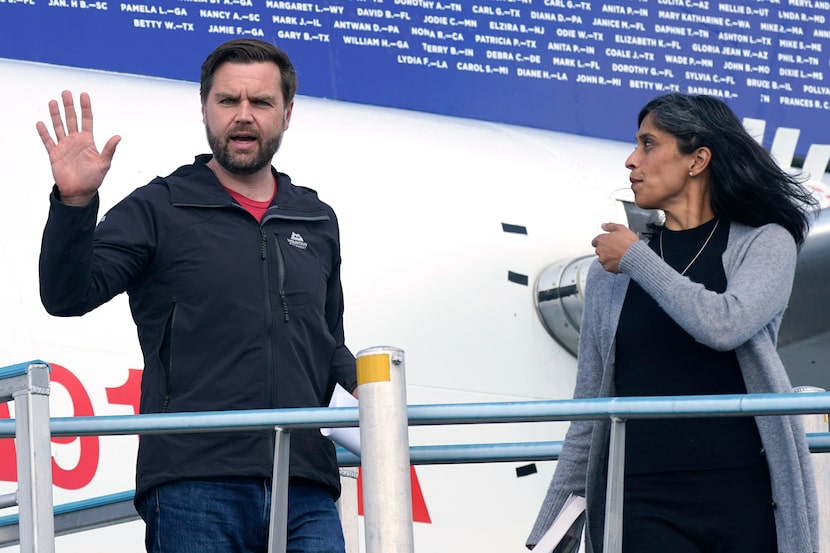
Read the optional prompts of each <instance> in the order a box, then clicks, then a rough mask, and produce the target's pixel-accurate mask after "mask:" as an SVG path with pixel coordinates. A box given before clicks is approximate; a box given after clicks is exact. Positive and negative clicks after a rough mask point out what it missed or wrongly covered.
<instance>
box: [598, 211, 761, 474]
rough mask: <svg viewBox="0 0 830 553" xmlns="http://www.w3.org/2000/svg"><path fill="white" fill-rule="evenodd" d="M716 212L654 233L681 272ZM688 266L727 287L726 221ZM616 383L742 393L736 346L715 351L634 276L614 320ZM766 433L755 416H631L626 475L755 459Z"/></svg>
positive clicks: (643, 388) (630, 388) (653, 391)
mask: <svg viewBox="0 0 830 553" xmlns="http://www.w3.org/2000/svg"><path fill="white" fill-rule="evenodd" d="M716 222H717V219H713V220H712V221H709V222H708V223H705V224H703V225H701V226H699V227H697V228H693V229H688V230H682V231H672V230H669V229H666V228H663V229H661V230H658V231H657V232H655V233H654V235H653V237H652V238H651V239H650V241H649V246H650V247H651V249H652V250H654V251H655V252H656V253H657V254H658V255H660V254H661V252H660V233H661V232H662V233H663V240H662V241H663V248H662V249H663V255H664V256H665V261H666V262H667V263H668V264H669V265H671V266H672V267H674V268H675V269H676V270H677V271H678V272H681V271H683V270H684V269H685V268H686V266H687V265H688V264H689V262H690V261H691V260H692V259H693V258H694V257H695V255H696V254H697V253H698V252H699V251H700V248H701V246H703V244H704V242H706V239H707V237H709V235H710V233H712V230H713V228H714V227H715V224H716ZM714 230H715V232H714V234H712V237H711V239H710V240H709V242H708V244H707V245H706V247H705V248H703V250H702V251H700V255H699V256H698V257H697V259H696V260H695V261H694V263H692V265H691V267H689V269H688V271H687V272H686V276H688V277H689V278H690V279H691V280H693V281H694V282H698V283H700V284H703V285H704V286H705V287H706V288H707V289H708V290H712V291H714V292H723V291H725V290H726V274H725V273H724V270H723V262H722V259H721V256H722V254H723V252H724V250H725V249H726V242H727V240H728V237H729V223H728V221H725V220H724V221H721V222H720V223H718V226H717V228H716V229H714ZM615 386H616V393H617V395H618V396H657V395H709V394H745V393H746V386H745V384H744V381H743V377H742V376H741V370H740V367H739V366H738V359H737V357H736V355H735V352H734V350H733V351H727V352H720V351H715V350H713V349H711V348H709V347H707V346H704V345H703V344H700V343H698V342H696V341H695V340H694V338H692V336H691V335H690V334H689V333H687V332H686V331H685V330H683V329H682V328H681V327H680V326H679V325H678V324H677V323H676V322H674V320H673V319H671V318H670V317H669V316H668V315H667V314H666V313H665V311H663V309H662V308H661V307H660V306H659V305H657V302H656V301H654V300H653V299H652V298H651V297H650V296H649V295H648V294H646V293H645V292H644V291H643V289H642V288H640V286H639V285H638V284H637V283H636V282H634V281H633V280H632V281H631V283H630V284H629V287H628V292H627V294H626V297H625V302H624V303H623V308H622V313H621V314H620V321H619V325H618V327H617V342H616V371H615ZM762 461H763V455H762V447H761V438H760V436H759V434H758V429H757V427H756V426H755V421H754V419H753V418H752V417H714V418H676V419H662V420H658V419H640V420H629V421H628V422H627V423H626V461H625V469H626V470H625V472H626V474H643V473H654V472H665V471H676V470H700V469H712V468H727V467H730V468H735V467H746V466H757V465H758V464H760V463H761V462H762Z"/></svg>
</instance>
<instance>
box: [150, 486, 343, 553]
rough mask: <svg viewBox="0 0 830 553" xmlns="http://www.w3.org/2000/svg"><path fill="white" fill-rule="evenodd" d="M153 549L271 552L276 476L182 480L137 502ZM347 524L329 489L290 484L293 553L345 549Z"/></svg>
mask: <svg viewBox="0 0 830 553" xmlns="http://www.w3.org/2000/svg"><path fill="white" fill-rule="evenodd" d="M136 506H137V508H138V513H139V514H140V515H141V518H142V519H144V522H145V523H146V525H147V530H146V534H145V539H144V543H145V546H146V548H147V552H148V553H267V551H268V524H269V518H270V513H271V481H270V480H267V479H264V478H221V479H220V478H216V479H205V480H179V481H176V482H170V483H168V484H163V485H161V486H158V487H156V488H153V489H152V490H150V491H148V492H146V493H144V494H142V496H141V497H139V498H138V499H137V501H136ZM345 549H346V547H345V544H344V540H343V528H342V526H341V524H340V517H339V515H338V513H337V507H336V506H335V503H334V499H333V498H332V496H331V494H330V493H329V492H328V490H326V489H325V488H322V487H319V486H316V485H313V484H297V483H292V484H291V485H290V486H289V488H288V548H287V553H345Z"/></svg>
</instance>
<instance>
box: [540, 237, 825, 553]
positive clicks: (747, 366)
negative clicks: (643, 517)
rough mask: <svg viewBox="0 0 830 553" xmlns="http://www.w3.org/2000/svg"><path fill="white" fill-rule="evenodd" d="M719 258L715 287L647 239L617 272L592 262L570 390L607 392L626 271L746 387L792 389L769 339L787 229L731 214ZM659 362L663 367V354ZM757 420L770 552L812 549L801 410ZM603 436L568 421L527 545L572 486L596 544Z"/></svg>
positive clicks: (779, 300) (782, 278)
mask: <svg viewBox="0 0 830 553" xmlns="http://www.w3.org/2000/svg"><path fill="white" fill-rule="evenodd" d="M722 259H723V266H724V270H725V272H726V279H727V288H726V291H724V292H723V293H716V292H712V291H709V290H707V289H706V288H704V287H703V286H702V285H701V284H697V283H695V282H692V281H691V280H689V279H688V278H687V277H685V276H682V275H680V274H679V273H678V272H677V271H675V270H674V269H672V268H671V267H670V266H669V265H667V264H666V263H665V262H664V261H663V260H662V259H661V258H660V256H659V255H657V254H656V253H654V252H653V251H652V250H651V249H650V248H649V246H648V244H647V243H646V242H645V241H640V242H637V243H635V244H633V245H632V246H631V247H630V248H629V249H628V251H627V252H626V253H625V255H623V257H622V260H621V261H620V273H618V274H614V273H609V272H607V271H605V270H603V269H602V266H601V265H600V264H599V263H598V262H597V261H595V262H594V263H593V264H592V266H591V268H590V269H589V272H588V279H587V285H586V291H585V310H584V315H583V324H582V328H581V330H580V340H579V352H578V353H579V355H578V367H579V368H578V372H577V379H576V389H575V391H574V397H575V398H594V397H609V396H613V395H614V385H613V383H614V350H615V348H614V340H615V335H616V329H617V323H618V322H619V317H620V311H621V309H622V305H623V300H624V299H625V294H626V290H627V288H628V283H629V281H630V279H634V280H635V281H636V282H637V283H638V284H639V285H640V286H641V287H642V288H643V289H644V290H645V291H646V292H647V293H648V294H649V295H650V296H651V297H652V298H654V299H655V300H656V301H657V303H658V304H659V305H660V307H662V308H663V309H664V310H665V311H666V313H668V315H669V316H670V317H672V319H674V320H675V321H676V322H677V323H678V324H679V325H680V326H681V327H682V328H683V329H684V330H685V331H686V332H688V333H689V334H691V335H692V336H693V337H694V338H695V340H697V341H698V342H700V343H701V344H704V345H706V346H708V347H710V348H713V349H715V350H718V351H729V350H735V352H736V354H737V357H738V363H739V364H740V367H741V373H742V374H743V378H744V382H745V383H746V388H747V392H748V393H771V392H791V391H792V387H791V384H790V381H789V378H788V377H787V373H786V372H785V370H784V366H783V364H782V363H781V360H780V358H779V357H778V353H777V352H776V339H777V334H778V327H779V326H780V324H781V318H782V316H783V314H784V310H785V309H786V307H787V302H788V301H789V296H790V292H791V290H792V283H793V276H794V273H795V262H796V246H795V242H794V240H793V238H792V236H791V235H790V234H789V233H788V232H787V231H786V230H785V229H784V228H783V227H781V226H778V225H765V226H763V227H758V228H753V227H748V226H745V225H741V224H737V223H734V222H733V223H732V224H731V227H730V231H729V241H728V243H727V247H726V250H725V251H724V253H723V257H722ZM666 367H667V370H668V369H670V367H671V360H670V359H669V360H666ZM755 422H756V424H757V425H758V430H759V433H760V435H761V441H762V443H763V446H764V449H765V450H766V454H767V462H768V464H769V468H770V474H771V480H772V493H773V499H774V505H775V527H776V531H777V533H778V551H779V552H780V553H815V552H817V551H818V513H817V510H818V509H817V499H816V489H815V481H814V479H813V472H812V465H811V461H810V453H809V450H808V448H807V443H806V438H805V434H804V429H803V426H802V423H801V420H800V417H799V416H764V417H756V418H755ZM608 438H609V422H608V421H605V420H602V421H574V422H572V423H571V425H570V427H569V429H568V432H567V435H566V437H565V442H564V444H563V447H562V452H561V454H560V456H559V460H558V462H557V465H556V470H555V472H554V475H553V479H552V481H551V483H550V486H549V488H548V491H547V495H546V497H545V499H544V502H543V504H542V507H541V509H540V512H539V515H538V517H537V519H536V523H535V525H534V526H533V530H532V531H531V533H530V535H529V537H528V539H527V545H528V546H532V545H534V544H535V543H536V542H538V540H539V539H540V538H541V536H542V534H543V533H544V531H545V529H546V528H547V527H548V526H550V524H551V523H552V522H553V519H554V518H555V517H556V514H557V513H558V512H559V510H560V509H561V508H562V504H563V503H564V502H565V499H566V498H567V497H568V495H569V494H571V493H574V494H577V495H581V496H585V497H586V498H587V509H586V511H587V517H586V534H585V535H586V552H587V553H601V552H602V550H603V543H602V542H603V524H604V511H605V488H606V479H605V478H606V477H605V472H606V471H605V467H604V466H601V465H602V464H603V463H604V462H605V461H606V459H607V450H608ZM737 516H740V515H739V514H738V515H737Z"/></svg>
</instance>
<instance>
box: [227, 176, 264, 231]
mask: <svg viewBox="0 0 830 553" xmlns="http://www.w3.org/2000/svg"><path fill="white" fill-rule="evenodd" d="M223 188H224V189H225V190H227V191H228V194H230V195H231V197H232V198H233V199H234V200H236V201H237V202H238V203H239V205H241V206H242V207H244V208H245V210H246V211H247V212H248V213H250V214H251V215H253V216H254V218H255V219H256V220H257V222H260V221H262V216H263V215H265V210H267V209H268V206H269V205H271V200H273V199H274V196H276V195H277V183H276V181H275V182H274V193H273V194H272V195H271V198H269V199H267V200H265V201H261V202H258V201H256V200H252V199H250V198H247V197H245V196H243V195H242V194H240V193H239V192H236V191H234V190H231V189H230V188H228V187H227V186H223Z"/></svg>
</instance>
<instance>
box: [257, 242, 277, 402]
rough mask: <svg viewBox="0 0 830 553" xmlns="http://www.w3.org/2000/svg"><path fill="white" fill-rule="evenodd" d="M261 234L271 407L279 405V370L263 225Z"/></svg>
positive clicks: (266, 243) (269, 399)
mask: <svg viewBox="0 0 830 553" xmlns="http://www.w3.org/2000/svg"><path fill="white" fill-rule="evenodd" d="M259 236H260V255H261V258H262V285H263V288H264V294H263V298H265V305H264V308H265V313H264V314H265V340H266V341H267V343H266V344H265V356H266V359H265V371H266V374H265V383H266V389H267V390H268V406H269V407H271V408H274V407H276V405H277V394H276V390H275V389H274V386H275V385H276V378H275V376H274V373H275V372H276V370H277V366H276V362H275V357H274V341H273V340H272V339H271V333H272V332H273V327H274V318H273V316H272V314H271V291H270V286H269V282H270V281H271V279H270V275H269V272H268V235H267V234H266V233H265V229H263V228H262V226H260V227H259Z"/></svg>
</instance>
